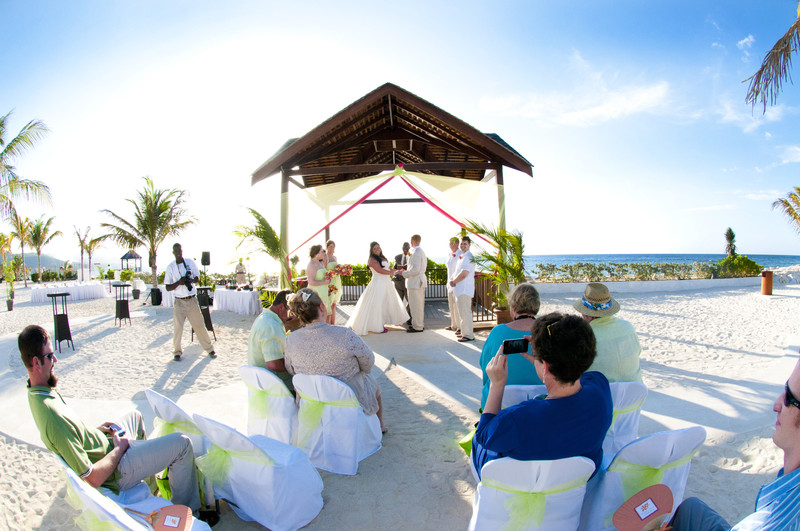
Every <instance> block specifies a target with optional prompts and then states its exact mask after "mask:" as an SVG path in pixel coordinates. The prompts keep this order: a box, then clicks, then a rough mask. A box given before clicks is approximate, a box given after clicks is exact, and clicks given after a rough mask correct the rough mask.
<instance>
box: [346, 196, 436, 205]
mask: <svg viewBox="0 0 800 531" xmlns="http://www.w3.org/2000/svg"><path fill="white" fill-rule="evenodd" d="M424 202H425V201H423V200H422V199H421V198H419V197H409V198H407V199H365V200H363V201H362V202H361V204H366V203H369V204H371V205H372V204H385V203H424Z"/></svg>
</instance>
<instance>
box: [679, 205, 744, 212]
mask: <svg viewBox="0 0 800 531" xmlns="http://www.w3.org/2000/svg"><path fill="white" fill-rule="evenodd" d="M735 208H736V205H708V206H700V207H691V208H684V209H683V210H684V211H685V212H713V211H717V210H734V209H735Z"/></svg>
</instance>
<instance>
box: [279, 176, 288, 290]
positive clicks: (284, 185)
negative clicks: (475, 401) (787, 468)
mask: <svg viewBox="0 0 800 531" xmlns="http://www.w3.org/2000/svg"><path fill="white" fill-rule="evenodd" d="M280 231H281V248H282V249H283V254H284V255H286V258H287V259H289V258H290V257H289V174H288V173H287V172H286V168H281V228H280ZM284 267H289V266H288V265H287V264H281V271H284V269H283V268H284ZM285 277H286V276H285V275H283V274H281V282H280V286H281V289H289V288H290V286H287V285H286V278H285Z"/></svg>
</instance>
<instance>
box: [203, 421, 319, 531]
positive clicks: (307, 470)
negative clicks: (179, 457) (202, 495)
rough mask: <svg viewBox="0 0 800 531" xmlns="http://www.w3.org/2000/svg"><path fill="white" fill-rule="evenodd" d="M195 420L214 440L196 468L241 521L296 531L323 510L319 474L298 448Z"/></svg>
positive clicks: (206, 434) (276, 529) (214, 423)
mask: <svg viewBox="0 0 800 531" xmlns="http://www.w3.org/2000/svg"><path fill="white" fill-rule="evenodd" d="M194 421H195V423H196V424H197V426H198V427H199V428H200V430H201V431H202V432H203V434H204V435H205V436H206V437H207V438H208V439H209V441H210V442H211V443H212V447H211V448H210V449H209V451H208V453H207V454H206V455H204V456H202V457H199V458H198V459H197V466H198V467H199V468H200V470H202V471H203V474H204V475H205V476H206V477H207V478H210V479H211V481H212V482H213V484H214V492H215V493H216V494H217V496H218V497H219V498H222V499H225V500H228V502H229V503H230V504H231V507H232V508H233V510H234V511H235V512H236V514H237V515H239V517H240V518H241V519H242V520H248V521H251V520H255V521H256V522H258V523H259V524H261V525H263V526H264V527H267V528H269V529H271V530H272V531H282V530H285V529H286V530H288V529H299V528H301V527H303V526H305V525H307V524H308V523H309V522H311V520H313V519H314V518H315V517H316V516H317V514H319V512H320V511H321V510H322V478H321V477H320V476H319V472H317V470H316V469H315V468H314V465H312V464H311V462H310V461H309V460H308V457H306V455H305V454H304V453H303V452H302V451H301V450H300V449H298V448H295V447H294V446H290V445H288V444H283V443H282V442H279V441H276V440H274V439H269V438H267V437H264V436H263V435H254V436H252V437H246V436H245V435H243V434H241V433H239V432H238V431H236V430H234V429H233V428H230V427H228V426H225V425H224V424H221V423H219V422H216V421H214V420H211V419H209V418H206V417H202V416H200V415H194Z"/></svg>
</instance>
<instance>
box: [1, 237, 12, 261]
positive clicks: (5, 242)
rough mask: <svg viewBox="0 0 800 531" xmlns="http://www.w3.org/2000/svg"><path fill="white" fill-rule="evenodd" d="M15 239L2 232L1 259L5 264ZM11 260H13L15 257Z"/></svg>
mask: <svg viewBox="0 0 800 531" xmlns="http://www.w3.org/2000/svg"><path fill="white" fill-rule="evenodd" d="M13 239H14V237H13V236H9V235H7V234H5V233H3V232H0V258H2V261H3V262H5V261H6V258H7V257H6V253H10V252H11V241H12V240H13ZM11 258H13V256H12V257H11Z"/></svg>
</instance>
